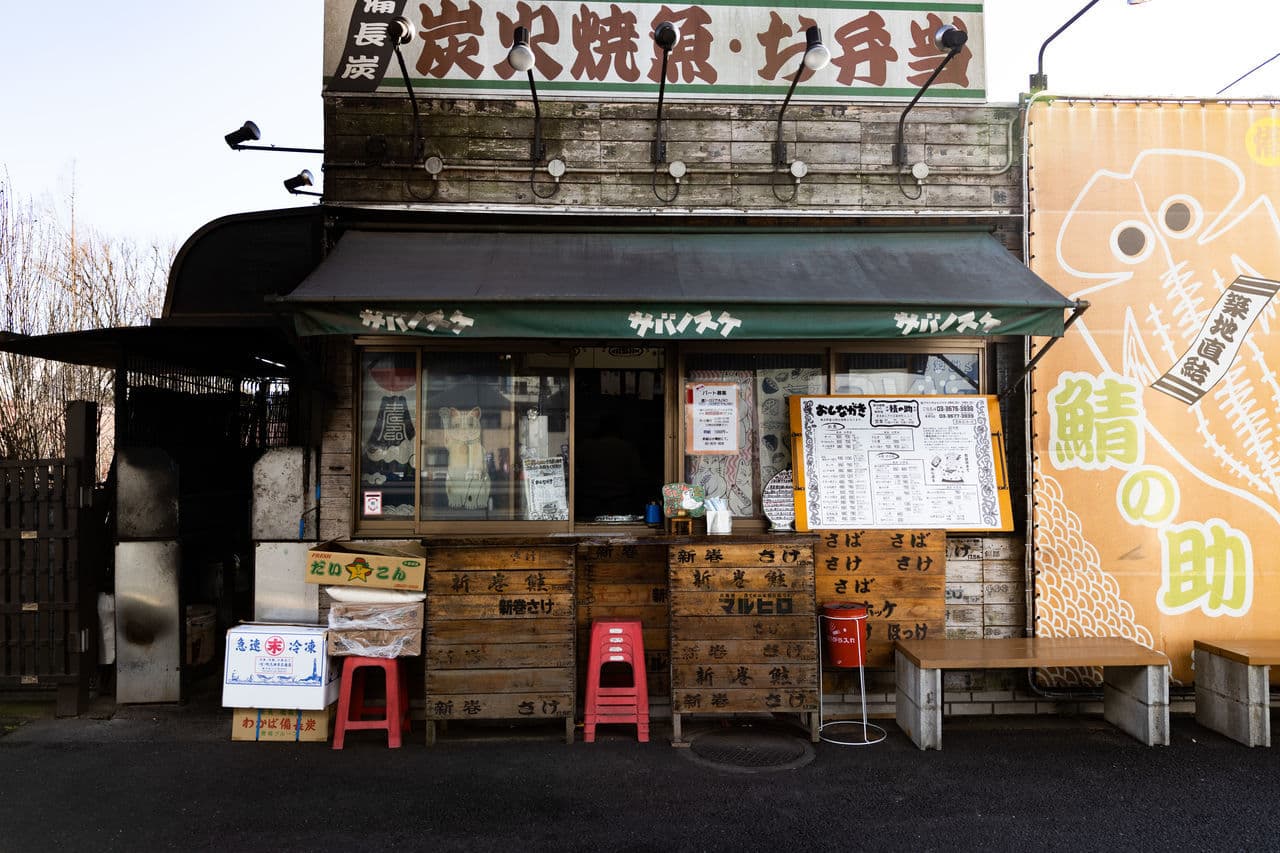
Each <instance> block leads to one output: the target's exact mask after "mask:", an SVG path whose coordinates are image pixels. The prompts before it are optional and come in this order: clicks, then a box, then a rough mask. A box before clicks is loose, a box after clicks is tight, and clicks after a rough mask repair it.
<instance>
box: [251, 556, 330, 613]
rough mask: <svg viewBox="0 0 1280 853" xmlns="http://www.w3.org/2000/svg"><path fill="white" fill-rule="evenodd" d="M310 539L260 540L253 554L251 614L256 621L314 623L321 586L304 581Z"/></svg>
mask: <svg viewBox="0 0 1280 853" xmlns="http://www.w3.org/2000/svg"><path fill="white" fill-rule="evenodd" d="M312 547H314V546H313V544H312V543H309V542H259V543H258V545H257V547H255V548H254V554H253V571H254V584H253V618H254V620H255V621H258V622H295V623H302V624H314V623H316V622H318V621H319V619H320V587H319V585H318V584H314V583H307V582H306V577H307V575H306V571H307V550H308V549H309V548H312Z"/></svg>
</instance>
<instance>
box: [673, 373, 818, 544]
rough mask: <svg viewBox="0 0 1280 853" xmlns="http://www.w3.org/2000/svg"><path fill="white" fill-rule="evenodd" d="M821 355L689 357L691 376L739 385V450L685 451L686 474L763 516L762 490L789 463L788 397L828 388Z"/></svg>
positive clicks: (741, 509)
mask: <svg viewBox="0 0 1280 853" xmlns="http://www.w3.org/2000/svg"><path fill="white" fill-rule="evenodd" d="M823 362H824V359H823V356H822V355H820V354H816V353H774V354H763V355H751V354H747V353H717V354H703V353H697V354H692V355H690V356H688V357H687V358H686V359H685V368H686V372H687V375H686V379H687V381H689V382H733V383H735V384H736V385H737V386H738V448H739V450H738V453H736V454H733V455H729V456H719V455H714V456H713V455H703V454H698V455H693V454H689V455H686V456H685V465H684V469H685V480H686V481H687V482H689V483H692V484H693V485H696V486H702V487H703V489H705V490H706V494H707V497H720V498H725V499H726V500H727V501H728V506H729V511H730V512H731V513H732V514H733V515H735V516H738V517H749V518H757V517H760V516H761V511H760V500H759V495H760V490H761V489H762V488H763V486H764V485H765V484H767V483H768V482H769V480H770V479H771V478H772V477H773V476H774V475H775V474H777V473H778V472H779V471H782V470H785V469H787V468H790V467H791V428H790V425H789V423H788V413H787V397H788V396H790V395H792V394H825V393H827V375H826V370H825V369H824V368H823Z"/></svg>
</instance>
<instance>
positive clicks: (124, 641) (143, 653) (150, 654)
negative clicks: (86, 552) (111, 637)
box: [116, 539, 182, 704]
mask: <svg viewBox="0 0 1280 853" xmlns="http://www.w3.org/2000/svg"><path fill="white" fill-rule="evenodd" d="M180 557H181V549H180V548H179V546H178V543H177V542H175V541H173V540H171V539H165V540H157V541H151V542H120V543H118V544H117V545H116V702H118V703H121V704H133V703H140V702H177V701H178V700H179V698H181V697H180V695H179V694H180V691H181V678H180V675H181V673H180V666H181V662H182V657H181V655H182V646H181V644H180V642H179V639H180V630H181V624H180V622H179V619H180V618H181V616H180V608H179V607H178V567H179V562H180Z"/></svg>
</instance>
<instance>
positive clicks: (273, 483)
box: [253, 447, 315, 542]
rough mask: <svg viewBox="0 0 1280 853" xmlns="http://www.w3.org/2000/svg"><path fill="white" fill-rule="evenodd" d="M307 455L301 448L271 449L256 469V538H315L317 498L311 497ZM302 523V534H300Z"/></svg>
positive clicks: (265, 539) (254, 530)
mask: <svg viewBox="0 0 1280 853" xmlns="http://www.w3.org/2000/svg"><path fill="white" fill-rule="evenodd" d="M306 466H307V456H306V453H304V451H303V449H302V448H301V447H277V448H272V449H271V450H267V451H266V452H265V453H263V454H262V456H260V457H259V458H258V461H257V462H256V463H254V466H253V538H254V540H255V541H259V542H261V541H290V540H293V541H297V540H299V539H309V538H314V537H315V533H314V530H315V513H314V512H308V510H309V509H311V508H312V507H313V506H314V504H315V499H314V498H313V497H312V495H310V494H308V489H307V487H306V484H307V482H309V481H310V482H314V481H313V480H312V479H311V478H309V477H308V476H307V471H306ZM299 522H302V528H303V529H302V531H301V532H299Z"/></svg>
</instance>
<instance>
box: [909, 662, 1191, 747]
mask: <svg viewBox="0 0 1280 853" xmlns="http://www.w3.org/2000/svg"><path fill="white" fill-rule="evenodd" d="M894 645H895V656H894V658H895V670H896V677H897V688H898V696H897V720H898V726H899V727H900V728H901V729H902V730H903V731H904V732H906V734H907V736H908V737H910V738H911V740H912V741H914V742H915V745H916V746H918V747H920V748H921V749H942V706H943V699H942V671H943V670H944V669H1025V668H1031V667H1059V666H1100V667H1102V674H1103V682H1104V696H1103V716H1104V717H1105V718H1106V720H1107V722H1109V723H1111V724H1112V725H1114V726H1116V727H1117V728H1119V729H1122V730H1123V731H1125V732H1128V733H1129V734H1131V735H1133V736H1134V737H1135V738H1137V739H1138V740H1140V741H1142V742H1143V743H1145V744H1146V745H1147V746H1168V744H1169V660H1168V658H1166V657H1165V656H1164V655H1162V654H1160V653H1159V652H1155V651H1152V650H1151V649H1148V648H1146V647H1145V646H1140V645H1138V644H1137V643H1135V642H1133V641H1132V640H1125V639H1121V638H1119V637H1026V638H1022V637H1019V638H1011V639H993V640H899V641H898V642H897V643H895V644H894Z"/></svg>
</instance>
